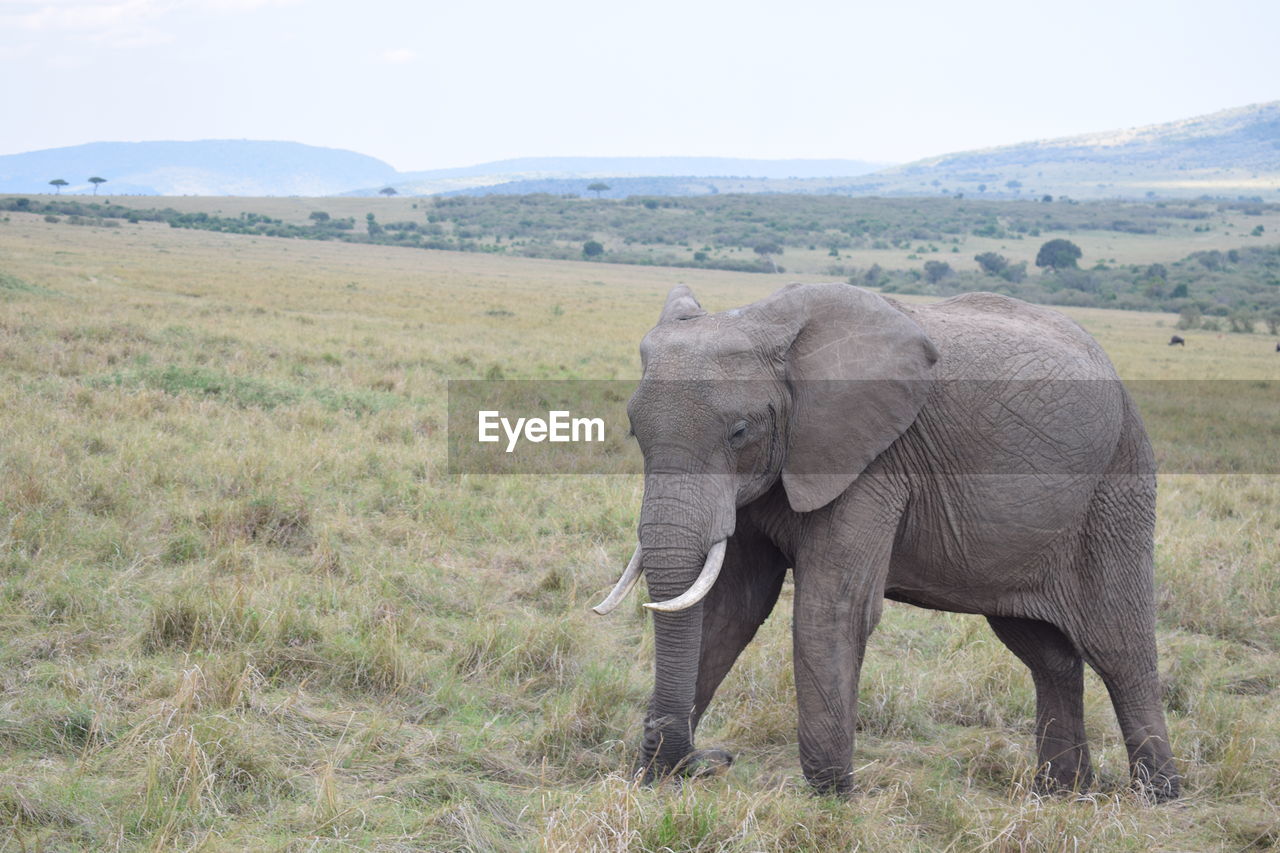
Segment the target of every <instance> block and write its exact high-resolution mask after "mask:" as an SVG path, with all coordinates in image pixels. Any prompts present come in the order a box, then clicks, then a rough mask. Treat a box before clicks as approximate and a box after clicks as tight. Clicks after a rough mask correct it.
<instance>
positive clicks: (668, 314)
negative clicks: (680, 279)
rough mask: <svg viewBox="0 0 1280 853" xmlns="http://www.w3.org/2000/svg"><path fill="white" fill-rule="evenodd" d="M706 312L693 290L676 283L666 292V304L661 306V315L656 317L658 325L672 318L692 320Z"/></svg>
mask: <svg viewBox="0 0 1280 853" xmlns="http://www.w3.org/2000/svg"><path fill="white" fill-rule="evenodd" d="M706 313H707V312H706V311H703V310H702V306H701V305H699V304H698V300H697V299H695V298H694V296H693V291H692V290H690V289H689V288H688V287H686V286H685V285H683V284H677V285H676V286H675V287H673V288H671V292H670V293H668V294H667V304H666V305H663V306H662V316H661V317H659V318H658V325H662V324H663V323H668V322H670V321H672V320H692V319H693V318H694V317H701V316H703V315H704V314H706Z"/></svg>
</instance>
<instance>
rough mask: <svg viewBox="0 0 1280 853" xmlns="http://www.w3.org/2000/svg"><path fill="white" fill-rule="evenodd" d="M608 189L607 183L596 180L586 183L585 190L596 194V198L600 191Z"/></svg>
mask: <svg viewBox="0 0 1280 853" xmlns="http://www.w3.org/2000/svg"><path fill="white" fill-rule="evenodd" d="M607 189H609V185H608V184H606V183H603V182H602V181H596V182H595V183H594V184H587V190H588V191H590V192H593V193H595V194H596V198H600V193H602V192H604V191H605V190H607Z"/></svg>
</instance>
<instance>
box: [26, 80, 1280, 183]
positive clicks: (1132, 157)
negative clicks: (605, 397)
mask: <svg viewBox="0 0 1280 853" xmlns="http://www.w3.org/2000/svg"><path fill="white" fill-rule="evenodd" d="M93 175H98V176H101V177H103V178H106V179H107V183H106V184H104V185H103V186H102V187H101V188H100V192H101V193H103V194H116V195H119V194H146V195H250V196H252V195H281V196H283V195H298V196H323V195H352V196H372V195H376V194H377V193H379V192H380V191H381V190H383V189H385V188H386V187H389V186H390V187H394V188H395V190H396V191H397V192H398V193H399V194H401V195H440V194H451V195H457V194H467V195H481V194H490V193H530V192H548V193H553V194H577V195H587V194H589V193H590V192H594V191H591V190H588V186H590V184H592V183H596V182H600V183H605V184H608V186H609V189H608V190H603V191H601V195H604V196H606V197H625V196H627V195H673V196H678V195H701V194H705V193H724V192H743V193H750V192H789V193H822V194H829V195H853V196H866V195H884V196H929V195H935V196H936V195H957V194H964V195H968V196H973V197H987V198H1041V197H1042V196H1044V195H1051V196H1054V197H1057V196H1064V195H1065V196H1070V197H1072V198H1080V199H1085V198H1135V197H1137V198H1140V197H1145V196H1200V195H1209V196H1215V197H1223V196H1225V197H1246V198H1254V197H1258V198H1263V199H1265V200H1268V201H1271V200H1276V199H1277V198H1280V101H1271V102H1268V103H1263V104H1252V105H1249V106H1245V107H1237V108H1234V109H1228V110H1222V111H1220V112H1216V113H1212V114H1210V115H1205V116H1198V117H1195V118H1189V119H1183V120H1180V121H1173V122H1165V123H1163V124H1155V125H1149V126H1146V127H1137V128H1129V129H1125V130H1115V131H1106V132H1101V133H1090V134H1083V135H1080V136H1071V137H1064V138H1062V139H1049V140H1039V141H1034V142H1024V143H1019V144H1017V145H1005V146H1000V147H997V148H987V149H982V150H978V151H962V152H957V153H951V154H942V155H938V156H935V157H930V158H926V159H924V160H918V161H916V162H914V163H907V164H905V165H900V166H890V167H885V166H884V164H877V163H871V162H867V161H864V160H749V159H741V158H730V157H525V158H519V159H513V160H500V161H496V162H492V163H480V164H477V165H474V166H464V167H459V168H453V169H435V170H430V171H423V172H403V173H402V172H397V171H396V170H395V169H394V168H392V167H391V166H390V165H388V164H387V163H384V162H383V161H381V160H378V159H376V158H374V157H368V156H366V155H364V154H358V153H356V152H354V151H344V150H341V149H334V148H320V147H317V146H312V145H303V144H301V143H297V142H261V141H252V140H226V139H223V140H203V141H197V142H95V143H90V144H88V145H77V146H73V147H69V148H51V149H46V150H43V151H32V152H28V153H25V154H10V155H5V156H0V193H47V192H50V191H51V187H50V186H49V181H51V180H53V179H55V178H62V179H63V180H65V181H67V182H68V184H69V186H67V187H66V188H65V192H67V193H85V192H89V191H90V190H91V187H90V185H89V184H88V181H87V179H88V178H89V177H90V176H93Z"/></svg>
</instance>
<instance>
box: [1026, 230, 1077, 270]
mask: <svg viewBox="0 0 1280 853" xmlns="http://www.w3.org/2000/svg"><path fill="white" fill-rule="evenodd" d="M1083 254H1084V252H1082V251H1080V247H1079V246H1077V245H1076V244H1075V243H1072V242H1071V241H1070V240H1063V239H1061V238H1059V239H1057V240H1050V241H1049V242H1048V243H1045V244H1044V245H1043V246H1041V247H1040V251H1039V252H1038V253H1037V254H1036V266H1038V267H1050V268H1052V269H1055V270H1064V269H1075V267H1076V261H1078V260H1080V256H1081V255H1083Z"/></svg>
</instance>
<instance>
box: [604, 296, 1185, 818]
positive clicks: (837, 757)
mask: <svg viewBox="0 0 1280 853" xmlns="http://www.w3.org/2000/svg"><path fill="white" fill-rule="evenodd" d="M641 356H642V360H643V363H644V376H643V379H642V380H641V382H640V384H639V386H638V389H637V391H636V393H635V395H634V397H633V398H632V399H631V402H630V404H629V409H628V411H629V415H630V418H631V422H632V429H633V432H634V434H635V436H636V438H637V440H638V442H639V444H640V447H641V450H642V451H643V453H644V457H645V481H644V482H645V490H644V502H643V506H642V508H641V513H640V524H639V537H640V546H641V548H642V553H643V563H642V565H643V572H644V576H645V579H646V581H647V583H648V587H649V594H650V597H651V598H652V599H653V600H654V601H665V600H669V599H672V598H674V597H676V596H678V595H679V594H681V593H683V592H684V591H685V590H686V589H688V588H689V586H690V584H691V583H692V582H693V580H694V578H695V577H697V575H698V573H699V571H700V569H701V567H702V564H703V561H704V558H705V556H706V554H707V552H708V549H709V548H710V547H711V546H712V544H713V543H715V542H717V541H719V540H721V539H724V538H726V537H728V551H727V556H726V558H725V561H724V567H723V569H722V571H721V573H720V576H719V579H718V580H717V581H716V583H715V585H714V586H713V587H712V589H711V592H710V593H709V594H708V595H707V597H706V598H705V599H704V600H703V601H702V602H700V603H698V604H696V605H694V606H693V607H691V608H689V609H687V610H684V611H681V612H676V613H661V612H655V613H654V630H655V647H656V666H655V684H654V691H653V696H652V698H651V700H650V704H649V710H648V714H647V716H646V718H645V734H644V739H643V743H642V745H641V765H642V766H643V767H644V768H645V771H646V777H647V778H650V779H652V778H654V776H655V775H666V774H670V773H681V774H690V773H696V772H701V771H705V770H707V769H709V768H712V766H713V765H717V764H724V763H727V761H728V760H730V759H729V757H728V754H727V753H724V752H722V751H720V750H695V749H694V743H693V741H694V731H695V729H696V728H697V725H698V720H699V718H700V717H701V716H702V714H703V713H704V712H705V711H706V709H707V705H708V703H710V701H711V698H712V696H713V695H714V694H715V691H716V687H717V686H718V685H719V684H720V682H721V680H722V679H723V678H724V677H725V674H726V673H727V672H728V671H729V669H730V667H731V666H732V665H733V662H734V660H735V659H736V658H737V657H738V654H739V653H740V652H741V651H742V649H743V647H744V646H745V645H746V644H747V643H748V642H749V641H750V640H751V638H752V636H753V635H754V634H755V632H756V629H757V628H758V627H759V625H760V624H761V623H762V622H763V621H764V619H765V618H766V617H767V616H768V615H769V612H770V611H771V610H772V608H773V605H774V603H775V602H776V600H777V597H778V591H779V589H780V587H781V585H782V581H783V576H784V574H785V572H786V569H787V568H788V567H790V568H792V569H793V577H794V581H795V609H794V618H793V627H792V631H793V642H794V666H795V683H796V693H797V699H798V705H799V708H798V711H799V742H800V760H801V764H802V766H803V769H804V774H805V777H806V778H807V779H808V780H809V782H810V783H811V784H812V785H813V786H814V787H815V788H817V789H818V790H819V791H821V792H831V793H837V794H845V793H847V792H849V791H850V790H851V787H852V783H853V779H852V771H851V767H852V757H853V756H852V754H853V737H854V727H855V723H856V714H857V696H858V675H859V669H860V667H861V664H862V656H863V651H864V648H865V646H866V641H867V637H868V635H869V634H870V633H871V631H872V630H873V629H874V628H875V626H876V622H877V620H878V619H879V617H880V612H881V606H882V605H881V602H882V601H883V599H884V598H886V597H887V598H890V599H893V600H895V601H904V602H909V603H912V604H916V605H919V606H921V607H928V608H933V609H937V610H948V611H953V612H959V613H978V614H982V615H984V616H986V617H987V620H988V622H989V623H990V624H991V627H992V628H993V629H994V631H995V633H996V636H998V637H999V638H1000V639H1001V641H1003V642H1004V644H1005V645H1007V646H1008V647H1009V649H1010V650H1011V651H1012V652H1013V653H1014V654H1015V655H1017V656H1018V657H1019V658H1020V659H1021V660H1022V661H1023V663H1025V664H1026V665H1027V667H1028V668H1030V670H1031V675H1032V678H1033V680H1034V683H1035V688H1036V703H1037V711H1036V733H1037V748H1038V753H1039V764H1040V782H1041V784H1042V785H1043V786H1044V787H1045V788H1048V789H1069V790H1078V789H1081V788H1085V787H1087V786H1088V785H1089V784H1090V782H1091V778H1092V777H1091V769H1090V760H1089V748H1088V745H1087V743H1086V741H1085V728H1084V721H1083V702H1082V693H1083V667H1082V662H1085V661H1087V662H1088V663H1089V665H1090V666H1091V667H1093V668H1094V669H1095V670H1096V671H1097V672H1098V673H1099V675H1101V677H1102V679H1103V681H1104V682H1105V684H1106V686H1107V690H1108V691H1109V692H1110V695H1111V699H1112V702H1113V704H1114V707H1115V710H1116V714H1117V716H1118V718H1119V721H1120V727H1121V729H1122V730H1123V734H1124V739H1125V743H1126V744H1127V746H1128V751H1129V761H1130V766H1131V770H1132V773H1133V777H1134V779H1135V782H1137V783H1138V784H1140V785H1142V786H1144V787H1145V788H1146V789H1147V790H1148V791H1149V792H1150V793H1151V794H1152V795H1153V796H1155V797H1156V798H1158V799H1167V798H1171V797H1175V796H1177V794H1178V791H1179V786H1180V779H1179V776H1178V774H1177V771H1176V769H1175V767H1174V763H1173V759H1172V756H1171V754H1170V750H1169V743H1168V735H1167V733H1166V729H1165V722H1164V715H1163V711H1162V709H1161V704H1160V688H1159V682H1158V679H1157V674H1156V645H1155V638H1154V624H1155V620H1154V602H1153V590H1152V529H1153V524H1154V507H1155V477H1154V473H1153V472H1154V462H1153V458H1152V454H1151V449H1150V445H1149V443H1148V441H1147V437H1146V434H1145V432H1144V430H1143V426H1142V423H1141V421H1140V419H1139V417H1138V414H1137V411H1136V410H1135V407H1134V405H1133V403H1132V402H1131V401H1130V399H1129V397H1128V395H1127V393H1126V392H1125V391H1124V389H1123V387H1122V386H1121V385H1120V383H1119V382H1118V381H1117V379H1116V374H1115V371H1114V369H1113V368H1112V366H1111V364H1110V362H1109V361H1108V359H1107V357H1106V355H1105V354H1104V353H1103V351H1102V349H1101V348H1100V347H1099V346H1098V345H1097V343H1096V342H1094V341H1093V339H1092V338H1090V337H1089V335H1088V334H1086V333H1085V332H1084V331H1083V330H1082V329H1081V328H1080V327H1079V326H1077V325H1076V324H1074V323H1073V322H1071V321H1070V320H1068V319H1067V318H1065V317H1063V316H1062V315H1060V314H1058V313H1056V312H1053V311H1050V310H1047V309H1044V308H1040V307H1037V306H1034V305H1028V304H1026V303H1023V302H1020V301H1017V300H1014V299H1009V298H1006V297H1002V296H997V295H994V294H985V293H975V294H967V295H964V296H958V297H956V298H954V299H950V300H948V301H946V302H942V303H938V304H935V305H929V306H906V305H901V304H898V303H896V302H892V301H890V300H887V299H885V298H883V297H880V296H878V295H876V294H873V293H871V292H869V291H865V290H862V289H860V288H856V287H851V286H848V285H845V284H821V285H792V286H790V287H787V288H785V289H783V290H781V291H779V292H778V293H776V294H774V295H773V296H771V297H769V298H767V299H765V300H762V301H760V302H757V303H755V304H753V305H750V306H747V307H744V308H739V309H735V310H732V311H727V312H724V313H720V314H714V315H709V314H706V313H705V312H704V311H703V310H702V309H701V307H700V306H699V305H698V303H697V301H696V300H695V299H694V297H693V294H692V293H690V291H689V290H688V289H687V288H685V287H683V286H681V287H677V288H676V289H675V290H673V291H672V292H671V295H670V296H669V297H668V299H667V304H666V306H665V308H664V310H663V313H662V317H661V320H660V321H659V324H658V325H657V326H656V327H655V328H654V329H653V330H652V331H651V332H649V334H648V335H646V336H645V338H644V341H643V343H642V344H641ZM960 379H966V380H1018V381H1017V382H1016V383H1014V384H1007V383H1001V382H989V383H988V385H987V386H983V385H982V384H981V383H979V382H952V381H949V380H960ZM1072 379H1074V380H1100V381H1079V382H1064V381H1058V380H1072ZM671 380H718V381H717V382H698V383H696V384H690V383H687V382H682V381H671ZM725 380H751V381H749V382H733V381H725ZM815 380H881V381H867V382H829V383H823V382H815ZM1049 380H1055V381H1053V382H1050V381H1049ZM988 386H989V387H988Z"/></svg>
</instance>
